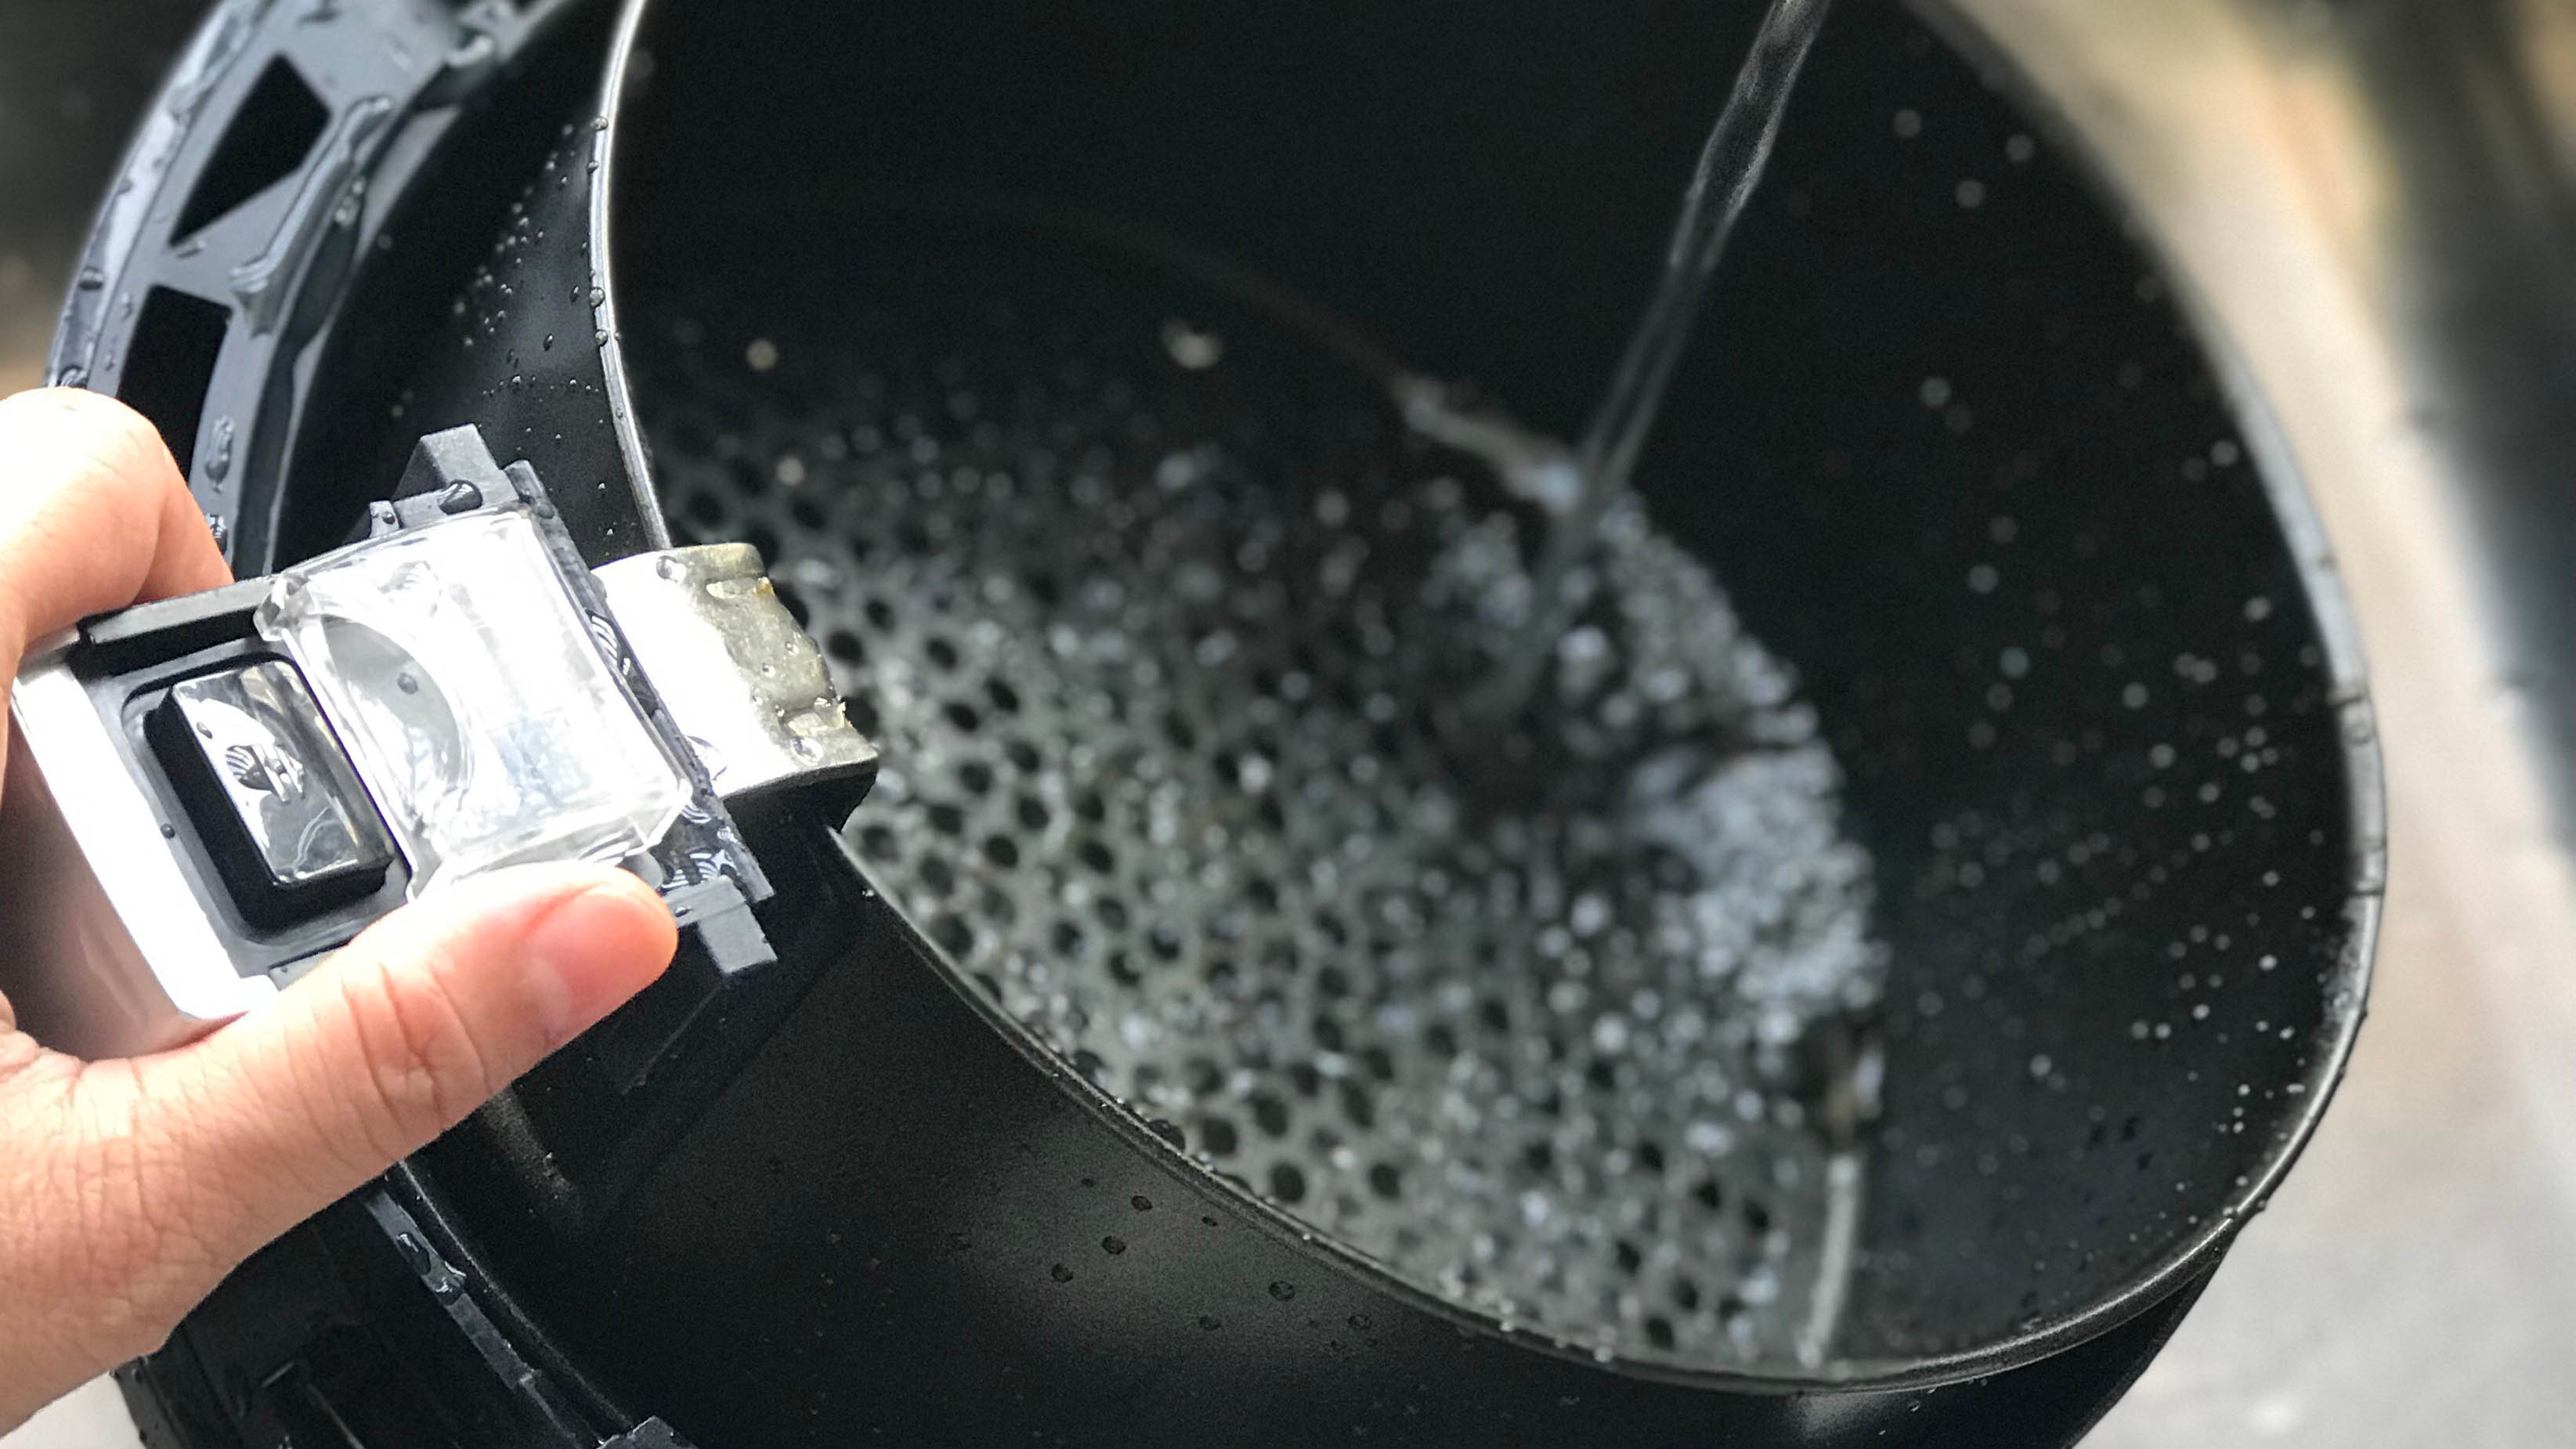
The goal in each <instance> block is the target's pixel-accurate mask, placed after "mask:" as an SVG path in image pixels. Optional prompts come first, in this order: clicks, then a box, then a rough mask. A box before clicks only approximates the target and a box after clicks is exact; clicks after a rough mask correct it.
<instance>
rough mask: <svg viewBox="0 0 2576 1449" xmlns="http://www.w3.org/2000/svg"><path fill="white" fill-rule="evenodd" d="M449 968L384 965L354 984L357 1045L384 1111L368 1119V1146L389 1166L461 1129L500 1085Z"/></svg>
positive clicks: (436, 964)
mask: <svg viewBox="0 0 2576 1449" xmlns="http://www.w3.org/2000/svg"><path fill="white" fill-rule="evenodd" d="M444 964H445V963H444V962H443V961H441V960H436V959H433V960H430V961H426V962H421V963H416V964H414V965H412V966H410V967H408V968H395V967H390V966H383V965H379V966H376V967H374V968H372V969H368V970H365V971H360V972H355V973H352V976H351V978H350V981H349V989H350V992H351V994H352V1000H351V1011H352V1014H353V1016H354V1017H355V1019H356V1024H357V1031H356V1038H355V1039H356V1041H357V1043H358V1047H359V1050H360V1052H361V1054H362V1056H363V1059H364V1063H365V1069H366V1070H365V1077H366V1082H367V1085H368V1087H369V1089H370V1092H371V1094H372V1098H373V1101H374V1104H375V1106H376V1107H377V1109H378V1110H376V1111H374V1112H371V1113H368V1114H365V1115H366V1116H367V1118H368V1119H369V1121H370V1131H371V1133H374V1134H375V1135H374V1137H373V1138H372V1140H370V1142H369V1143H368V1147H369V1148H370V1149H371V1151H372V1152H373V1153H374V1155H376V1156H377V1157H379V1158H381V1159H382V1160H383V1161H384V1162H390V1161H393V1160H394V1159H395V1158H398V1157H401V1156H403V1155H404V1154H406V1153H408V1152H410V1151H412V1150H413V1149H414V1148H416V1147H418V1146H419V1145H420V1144H421V1143H423V1142H425V1141H427V1140H428V1139H430V1138H431V1137H434V1136H436V1135H437V1134H438V1133H440V1132H443V1131H445V1130H446V1129H447V1128H449V1127H451V1126H453V1125H455V1123H456V1122H457V1121H459V1120H460V1119H462V1118H463V1117H464V1116H465V1114H466V1113H468V1112H470V1111H472V1110H473V1109H474V1108H475V1107H476V1106H478V1105H480V1104H481V1103H482V1101H483V1100H484V1099H485V1098H486V1097H489V1096H490V1095H491V1094H492V1093H493V1092H494V1091H495V1090H497V1089H498V1087H499V1085H500V1084H499V1083H497V1082H494V1081H492V1080H491V1074H490V1070H489V1066H488V1063H487V1061H486V1058H485V1054H484V1051H483V1048H482V1045H481V1043H479V1042H478V1041H477V1040H476V1039H475V1035H474V1032H473V1030H472V1028H471V1026H470V1025H469V1024H468V1022H467V1020H466V1017H465V1013H464V1012H463V1011H462V1010H461V1009H460V1007H459V1004H458V1002H457V999H456V996H455V994H454V993H453V992H452V991H451V990H450V989H449V987H448V984H447V977H448V973H447V972H446V971H445V970H444V969H443V967H444ZM381 1165H382V1164H381V1163H378V1164H377V1166H381Z"/></svg>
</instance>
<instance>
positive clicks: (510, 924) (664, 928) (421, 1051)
mask: <svg viewBox="0 0 2576 1449" xmlns="http://www.w3.org/2000/svg"><path fill="white" fill-rule="evenodd" d="M677 945H678V930H677V927H675V926H674V925H673V924H672V919H671V913H670V911H669V909H668V908H667V907H665V906H664V905H663V903H662V900H661V898H660V897H659V896H658V895H656V894H655V893H654V891H653V889H652V887H650V886H648V885H646V884H645V883H644V882H643V881H641V880H639V879H637V878H636V877H635V876H633V875H631V874H629V873H627V872H625V871H622V870H613V869H608V868H605V867H598V866H529V867H524V868H521V869H517V870H511V871H502V872H496V873H495V874H493V875H491V876H488V877H484V878H482V879H479V880H474V881H469V882H466V883H463V884H461V885H458V886H456V887H455V888H453V889H452V890H450V891H447V892H443V893H441V894H439V895H436V896H433V897H431V898H430V899H428V900H426V901H422V902H420V903H418V904H415V905H412V906H409V907H406V908H405V909H403V910H400V911H397V912H395V913H394V914H393V915H390V916H388V917H386V918H385V919H384V920H382V921H380V922H378V923H377V924H376V925H375V926H374V927H373V928H372V929H370V930H368V931H367V932H366V934H364V935H362V936H360V937H358V939H357V940H355V941H353V942H351V943H350V944H349V945H348V946H346V947H344V948H342V949H341V951H340V952H339V953H338V954H337V955H335V956H333V957H332V958H331V959H330V960H329V961H327V962H325V963H324V964H323V965H322V966H320V967H318V968H316V969H315V970H314V971H313V972H312V974H311V975H309V976H307V977H306V978H304V979H303V980H301V981H299V982H297V983H296V984H295V985H293V986H291V987H289V988H288V989H287V990H286V991H284V992H283V993H281V994H280V996H279V997H278V1000H277V1001H276V1003H275V1004H274V1005H272V1006H270V1007H268V1008H266V1009H264V1010H262V1011H260V1012H258V1013H255V1014H253V1015H251V1016H248V1017H244V1018H242V1019H241V1020H239V1021H236V1022H233V1023H232V1024H230V1025H228V1026H226V1027H224V1028H223V1029H222V1030H220V1031H218V1032H216V1033H215V1034H214V1035H212V1036H210V1037H208V1038H207V1039H206V1040H204V1041H202V1042H199V1043H197V1044H196V1045H195V1046H192V1047H188V1048H186V1049H183V1050H181V1051H177V1052H172V1053H168V1054H166V1055H163V1056H161V1057H157V1058H152V1059H149V1060H147V1061H145V1062H141V1063H137V1064H136V1065H137V1067H138V1069H139V1071H140V1073H141V1080H140V1081H139V1082H138V1084H137V1085H138V1086H140V1087H141V1088H142V1090H141V1092H140V1094H139V1096H140V1103H139V1107H140V1115H141V1116H142V1118H143V1120H141V1121H139V1122H138V1123H137V1126H138V1128H140V1129H141V1130H140V1131H138V1133H137V1136H138V1138H139V1139H140V1140H142V1141H144V1142H148V1143H153V1144H155V1145H156V1147H157V1149H158V1150H157V1151H155V1152H154V1153H153V1154H152V1156H153V1157H155V1158H166V1159H167V1161H166V1164H165V1165H164V1166H163V1169H162V1171H163V1174H164V1181H163V1184H162V1187H163V1189H164V1190H163V1191H161V1192H147V1194H146V1200H147V1201H152V1200H155V1199H157V1200H158V1206H159V1207H160V1208H161V1210H162V1211H163V1212H164V1213H170V1214H178V1213H185V1214H188V1215H189V1216H188V1217H187V1218H186V1219H184V1220H185V1221H189V1222H191V1223H193V1224H195V1225H196V1226H195V1231H196V1232H197V1233H198V1234H201V1235H202V1236H201V1237H200V1239H199V1241H200V1242H202V1243H204V1245H205V1246H206V1248H208V1249H209V1250H211V1253H212V1255H213V1256H215V1257H216V1258H217V1259H218V1260H220V1261H222V1262H224V1263H225V1264H226V1265H229V1263H230V1262H232V1261H235V1260H237V1259H238V1258H241V1257H246V1256H248V1255H249V1254H250V1253H251V1252H253V1251H255V1250H256V1249H258V1248H259V1247H260V1246H261V1245H263V1244H265V1243H267V1242H268V1241H269V1240H270V1239H272V1238H274V1237H276V1236H277V1235H278V1234H280V1233H283V1232H284V1231H286V1230H287V1229H288V1228H290V1227H292V1226H294V1225H295V1224H296V1223H298V1222H301V1221H302V1220H303V1219H305V1218H306V1217H309V1216H311V1215H312V1214H314V1213H316V1212H318V1211H320V1210H321V1209H322V1208H324V1207H326V1206H328V1205H329V1204H330V1203H331V1202H333V1201H334V1200H336V1199H338V1198H339V1197H341V1196H343V1195H345V1194H346V1193H348V1192H350V1191H352V1190H354V1189H355V1188H356V1187H357V1186H358V1185H359V1184H361V1183H363V1182H365V1181H366V1180H367V1179H368V1178H370V1177H373V1176H375V1175H376V1174H377V1173H380V1172H382V1171H384V1170H385V1169H386V1168H387V1167H390V1166H392V1165H393V1163H394V1162H396V1161H397V1160H399V1159H400V1158H402V1157H405V1156H407V1155H409V1154H410V1153H411V1152H413V1151H414V1150H416V1149H418V1148H419V1147H421V1146H422V1145H423V1144H425V1143H427V1142H428V1141H429V1140H430V1139H431V1138H433V1137H435V1136H437V1135H438V1134H439V1133H441V1132H444V1131H446V1130H447V1129H448V1128H449V1127H452V1126H454V1125H455V1124H456V1123H457V1122H459V1121H460V1120H462V1119H463V1118H464V1117H465V1116H466V1114H467V1113H470V1112H472V1111H473V1110H474V1109H475V1108H476V1107H478V1106H480V1105H482V1104H483V1102H484V1101H485V1100H486V1099H488V1098H490V1097H491V1096H492V1094H493V1093H495V1092H498V1091H499V1090H500V1089H501V1088H503V1087H505V1086H507V1085H508V1084H509V1083H510V1082H511V1081H512V1080H514V1079H516V1078H517V1077H518V1076H519V1075H520V1074H521V1073H523V1072H525V1071H527V1070H528V1069H529V1068H530V1067H533V1066H535V1065H536V1064H537V1063H538V1062H539V1061H540V1060H542V1059H543V1058H544V1057H545V1056H546V1054H547V1053H549V1052H551V1051H553V1050H554V1049H555V1048H557V1047H559V1046H561V1045H563V1044H564V1043H565V1042H567V1041H570V1040H571V1039H572V1038H573V1037H575V1036H577V1035H579V1034H580V1033H581V1032H582V1031H584V1030H585V1029H587V1028H588V1027H590V1026H591V1025H592V1024H593V1023H595V1022H597V1021H598V1020H599V1019H600V1018H602V1017H604V1016H606V1015H607V1014H608V1013H609V1012H610V1011H612V1010H614V1009H615V1008H616V1007H617V1006H618V1005H619V1004H620V1003H622V1002H624V1001H625V1000H626V999H627V998H628V997H630V996H633V995H634V994H635V993H636V992H637V991H640V990H642V989H643V988H644V987H645V986H646V985H647V984H649V983H650V982H651V981H652V980H653V979H654V978H655V977H657V976H659V975H660V974H661V972H662V970H663V968H664V967H665V966H667V965H668V964H669V963H670V960H671V955H672V952H673V951H674V949H676V947H677ZM155 1119H158V1120H155Z"/></svg>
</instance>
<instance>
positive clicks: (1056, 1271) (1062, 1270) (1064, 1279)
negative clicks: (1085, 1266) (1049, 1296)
mask: <svg viewBox="0 0 2576 1449" xmlns="http://www.w3.org/2000/svg"><path fill="white" fill-rule="evenodd" d="M1047 1276H1048V1277H1050V1278H1053V1279H1054V1280H1055V1281H1057V1282H1059V1283H1070V1282H1072V1281H1073V1270H1072V1269H1071V1268H1068V1267H1066V1266H1065V1265H1063V1264H1062V1263H1058V1264H1056V1265H1055V1266H1053V1267H1051V1268H1049V1269H1047Z"/></svg>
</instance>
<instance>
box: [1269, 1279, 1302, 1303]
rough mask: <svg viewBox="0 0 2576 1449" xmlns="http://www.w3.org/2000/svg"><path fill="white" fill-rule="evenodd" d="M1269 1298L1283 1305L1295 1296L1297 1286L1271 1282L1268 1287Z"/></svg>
mask: <svg viewBox="0 0 2576 1449" xmlns="http://www.w3.org/2000/svg"><path fill="white" fill-rule="evenodd" d="M1270 1296H1271V1297H1272V1298H1275V1299H1277V1300H1278V1301H1280V1302H1282V1303H1285V1302H1287V1301H1288V1300H1290V1299H1292V1298H1294V1297H1296V1296H1297V1285H1296V1284H1294V1283H1289V1282H1273V1283H1272V1284H1271V1285H1270Z"/></svg>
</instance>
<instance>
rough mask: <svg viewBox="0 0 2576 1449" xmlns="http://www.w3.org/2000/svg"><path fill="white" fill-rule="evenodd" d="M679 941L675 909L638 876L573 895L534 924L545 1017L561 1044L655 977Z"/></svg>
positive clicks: (533, 959)
mask: <svg viewBox="0 0 2576 1449" xmlns="http://www.w3.org/2000/svg"><path fill="white" fill-rule="evenodd" d="M677 944H678V933H677V928H676V927H675V926H673V925H672V922H671V913H670V910H669V908H668V907H666V906H664V905H663V904H662V901H661V898H660V897H658V896H656V895H654V894H653V891H652V888H651V887H649V886H647V885H645V884H644V883H643V882H642V881H640V880H636V879H634V878H633V877H631V876H624V877H619V878H614V879H610V880H605V881H602V882H600V883H598V884H596V885H592V886H589V887H586V888H584V889H583V890H581V891H580V892H579V893H577V894H575V895H571V896H567V897H565V898H564V899H563V900H562V901H561V902H560V903H558V904H557V905H556V906H555V907H554V908H553V909H552V910H550V911H548V912H546V914H545V916H544V918H543V919H541V920H539V921H538V922H537V924H536V925H535V927H533V928H532V929H531V930H530V931H529V932H528V937H527V955H528V968H529V978H530V979H529V985H530V988H531V990H532V992H533V994H534V995H535V998H536V1007H537V1013H538V1018H539V1020H541V1021H542V1022H543V1023H544V1024H545V1028H546V1033H547V1036H548V1038H549V1039H550V1040H552V1041H553V1042H554V1044H555V1045H557V1046H561V1045H562V1044H564V1043H565V1042H568V1041H570V1040H572V1039H573V1038H574V1037H576V1036H579V1035H581V1034H582V1033H583V1032H585V1031H587V1030H589V1029H590V1028H591V1027H592V1026H593V1025H595V1024H597V1023H598V1021H599V1019H600V1018H601V1017H604V1016H606V1015H608V1014H609V1013H610V1012H612V1011H615V1010H616V1009H617V1008H618V1007H619V1006H621V1005H623V1004H624V1003H625V1002H626V1000H627V999H628V998H629V997H632V996H633V995H634V994H635V993H636V992H638V991H641V990H643V989H644V988H645V987H646V986H648V985H650V984H651V983H652V981H653V979H654V978H655V977H657V976H660V975H661V974H662V969H663V968H664V967H665V966H668V965H669V964H670V962H671V952H672V949H673V948H674V947H675V946H676V945H677Z"/></svg>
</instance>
